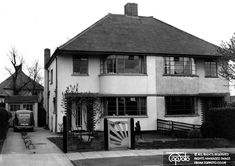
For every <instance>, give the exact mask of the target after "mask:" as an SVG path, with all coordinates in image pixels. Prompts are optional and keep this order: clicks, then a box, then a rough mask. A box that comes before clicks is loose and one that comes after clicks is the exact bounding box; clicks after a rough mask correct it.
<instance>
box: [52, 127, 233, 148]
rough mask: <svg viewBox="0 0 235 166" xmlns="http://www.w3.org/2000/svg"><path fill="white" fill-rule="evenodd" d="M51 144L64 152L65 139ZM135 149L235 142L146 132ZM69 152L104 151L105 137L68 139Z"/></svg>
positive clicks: (226, 146) (101, 134) (214, 145)
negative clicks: (89, 139)
mask: <svg viewBox="0 0 235 166" xmlns="http://www.w3.org/2000/svg"><path fill="white" fill-rule="evenodd" d="M48 139H49V140H50V141H51V142H53V143H54V144H56V145H57V146H58V147H59V148H60V149H61V150H63V137H62V136H58V137H50V138H48ZM135 147H136V148H135V149H171V148H172V149H174V148H228V147H235V140H227V139H223V138H175V137H170V136H166V135H162V134H159V133H157V132H145V133H143V134H142V138H140V137H139V136H136V145H135ZM67 149H68V152H88V151H103V150H104V137H103V133H102V132H99V133H98V134H97V135H96V136H95V137H93V139H92V140H91V141H87V138H86V139H85V140H81V139H80V138H79V137H75V136H73V137H68V145H67Z"/></svg>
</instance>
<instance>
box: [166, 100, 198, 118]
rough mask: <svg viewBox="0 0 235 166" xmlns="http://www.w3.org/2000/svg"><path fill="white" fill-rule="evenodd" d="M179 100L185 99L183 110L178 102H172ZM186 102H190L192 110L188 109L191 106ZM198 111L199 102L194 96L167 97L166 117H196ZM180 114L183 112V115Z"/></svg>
mask: <svg viewBox="0 0 235 166" xmlns="http://www.w3.org/2000/svg"><path fill="white" fill-rule="evenodd" d="M179 98H181V99H183V101H182V102H183V103H184V104H183V109H182V106H181V105H177V104H178V103H177V102H176V103H173V102H172V100H178V99H179ZM167 100H168V101H167ZM169 100H170V101H169ZM186 100H189V101H190V109H189V108H187V107H188V106H189V105H187V104H186ZM168 104H170V105H168ZM176 107H178V108H176ZM180 107H181V108H180ZM177 109H178V112H176V110H177ZM196 110H197V101H196V97H194V96H165V115H166V116H192V115H196ZM187 111H188V112H187ZM172 112H173V113H172ZM174 112H175V113H174ZM179 112H183V113H179Z"/></svg>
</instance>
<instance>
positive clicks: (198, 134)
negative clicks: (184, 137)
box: [188, 129, 201, 138]
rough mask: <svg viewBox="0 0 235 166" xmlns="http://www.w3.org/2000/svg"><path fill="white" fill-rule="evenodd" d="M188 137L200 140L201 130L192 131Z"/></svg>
mask: <svg viewBox="0 0 235 166" xmlns="http://www.w3.org/2000/svg"><path fill="white" fill-rule="evenodd" d="M188 137H189V138H200V137H201V133H200V130H198V129H193V130H190V131H189V132H188Z"/></svg>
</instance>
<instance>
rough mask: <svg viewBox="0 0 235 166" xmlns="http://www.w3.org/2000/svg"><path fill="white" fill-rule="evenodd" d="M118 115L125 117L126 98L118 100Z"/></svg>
mask: <svg viewBox="0 0 235 166" xmlns="http://www.w3.org/2000/svg"><path fill="white" fill-rule="evenodd" d="M118 115H125V98H124V97H119V98H118Z"/></svg>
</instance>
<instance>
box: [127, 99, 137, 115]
mask: <svg viewBox="0 0 235 166" xmlns="http://www.w3.org/2000/svg"><path fill="white" fill-rule="evenodd" d="M138 112H139V110H138V103H137V98H136V97H127V98H126V114H127V115H139V113H138Z"/></svg>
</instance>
